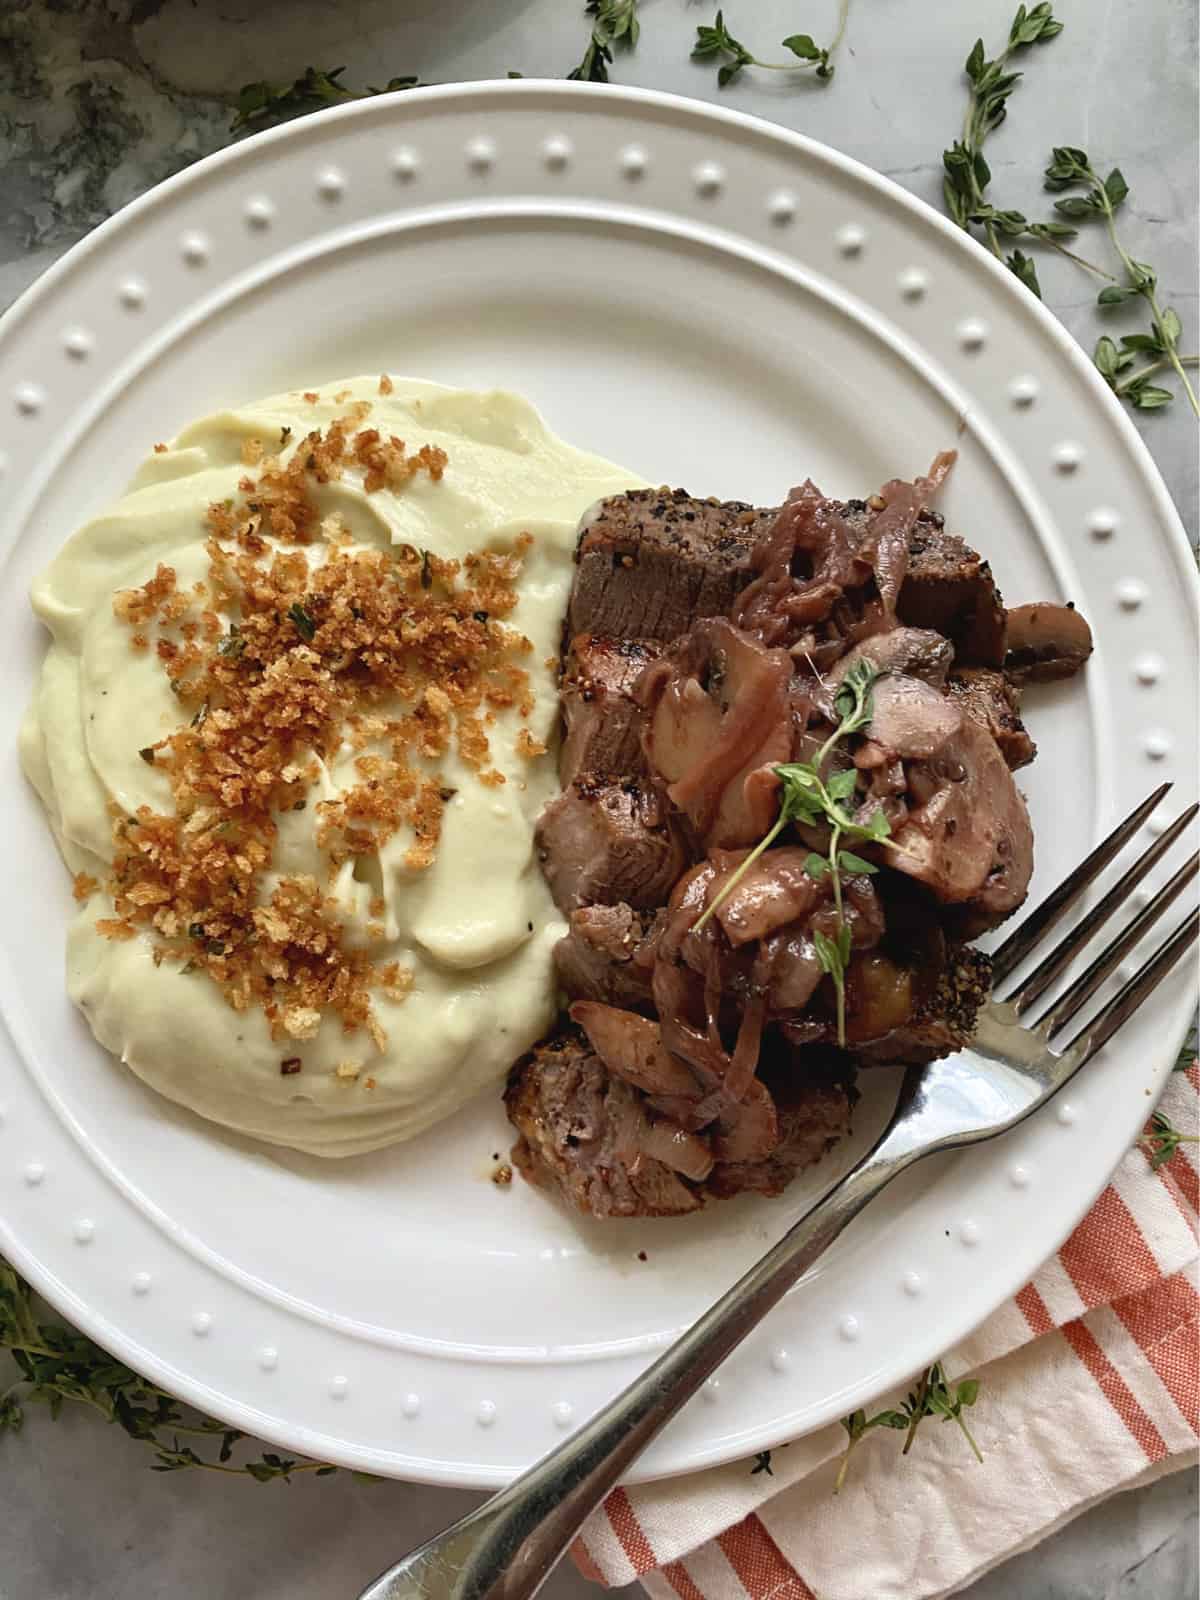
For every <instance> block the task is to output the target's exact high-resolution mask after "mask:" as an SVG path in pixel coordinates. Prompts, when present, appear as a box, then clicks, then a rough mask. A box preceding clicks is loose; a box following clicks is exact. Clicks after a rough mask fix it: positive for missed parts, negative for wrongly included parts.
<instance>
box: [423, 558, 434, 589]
mask: <svg viewBox="0 0 1200 1600" xmlns="http://www.w3.org/2000/svg"><path fill="white" fill-rule="evenodd" d="M421 587H422V589H432V588H433V556H432V554H431V553H430V552H429V551H428V550H422V551H421Z"/></svg>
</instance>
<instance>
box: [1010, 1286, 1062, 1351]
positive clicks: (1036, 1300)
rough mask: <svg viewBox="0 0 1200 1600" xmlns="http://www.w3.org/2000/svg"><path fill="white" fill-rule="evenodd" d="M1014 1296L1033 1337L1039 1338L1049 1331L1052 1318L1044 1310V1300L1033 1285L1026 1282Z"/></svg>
mask: <svg viewBox="0 0 1200 1600" xmlns="http://www.w3.org/2000/svg"><path fill="white" fill-rule="evenodd" d="M1016 1298H1017V1306H1018V1308H1019V1310H1020V1312H1021V1314H1022V1316H1023V1317H1024V1318H1025V1321H1026V1322H1027V1323H1028V1324H1029V1331H1030V1333H1032V1334H1033V1336H1034V1338H1035V1339H1040V1338H1041V1336H1042V1334H1044V1333H1049V1332H1050V1329H1051V1328H1052V1327H1053V1326H1054V1318H1053V1317H1052V1316H1051V1315H1050V1313H1049V1312H1048V1311H1047V1310H1046V1302H1045V1301H1044V1300H1043V1299H1042V1297H1041V1295H1040V1294H1039V1293H1038V1292H1037V1290H1036V1289H1035V1288H1034V1287H1033V1285H1032V1284H1031V1283H1027V1284H1026V1285H1025V1287H1024V1288H1023V1289H1022V1290H1021V1292H1020V1293H1019V1294H1018V1295H1017V1297H1016Z"/></svg>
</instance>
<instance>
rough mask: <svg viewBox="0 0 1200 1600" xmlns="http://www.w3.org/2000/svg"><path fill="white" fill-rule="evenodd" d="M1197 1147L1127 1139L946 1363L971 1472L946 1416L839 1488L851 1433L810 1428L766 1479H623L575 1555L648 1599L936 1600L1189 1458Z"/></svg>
mask: <svg viewBox="0 0 1200 1600" xmlns="http://www.w3.org/2000/svg"><path fill="white" fill-rule="evenodd" d="M1161 1109H1162V1110H1163V1111H1164V1112H1165V1113H1166V1114H1167V1116H1168V1117H1169V1118H1170V1120H1171V1122H1172V1123H1173V1124H1174V1125H1175V1127H1177V1128H1179V1129H1181V1130H1183V1131H1185V1132H1188V1133H1195V1132H1196V1127H1197V1122H1198V1116H1200V1065H1197V1064H1193V1066H1192V1067H1191V1069H1190V1070H1189V1071H1187V1072H1176V1073H1174V1074H1173V1075H1172V1077H1171V1081H1170V1083H1169V1085H1168V1087H1167V1091H1166V1093H1165V1095H1164V1096H1163V1100H1162V1106H1161ZM1196 1149H1197V1147H1196V1145H1194V1144H1185V1145H1181V1146H1180V1147H1179V1148H1178V1149H1177V1150H1176V1152H1175V1154H1174V1155H1173V1156H1172V1158H1171V1160H1170V1161H1168V1162H1166V1163H1165V1164H1164V1165H1162V1166H1161V1167H1160V1168H1159V1169H1158V1171H1157V1172H1155V1171H1153V1170H1152V1169H1151V1166H1150V1162H1149V1159H1148V1157H1147V1155H1146V1153H1145V1151H1144V1150H1143V1149H1142V1148H1141V1147H1135V1148H1134V1149H1132V1150H1131V1151H1130V1152H1129V1153H1128V1154H1127V1155H1126V1157H1125V1159H1124V1160H1123V1161H1122V1163H1121V1165H1120V1167H1119V1168H1118V1169H1117V1171H1116V1172H1115V1173H1114V1175H1113V1178H1112V1181H1111V1182H1110V1184H1109V1185H1108V1187H1107V1188H1106V1189H1105V1190H1104V1192H1103V1194H1102V1195H1101V1196H1100V1198H1099V1200H1098V1201H1097V1202H1096V1204H1095V1206H1094V1207H1093V1208H1092V1210H1091V1211H1090V1212H1089V1214H1088V1215H1087V1217H1085V1218H1084V1220H1083V1222H1081V1223H1080V1225H1079V1227H1078V1228H1076V1230H1075V1232H1074V1233H1073V1234H1072V1235H1071V1237H1070V1239H1068V1240H1067V1242H1066V1244H1064V1245H1063V1247H1062V1249H1061V1250H1060V1251H1059V1253H1058V1254H1057V1255H1056V1256H1054V1257H1053V1258H1052V1259H1051V1260H1050V1261H1048V1262H1047V1263H1046V1264H1045V1266H1044V1267H1042V1269H1041V1271H1040V1272H1039V1273H1038V1274H1037V1276H1036V1277H1035V1278H1034V1280H1033V1282H1032V1283H1030V1284H1027V1285H1026V1287H1025V1288H1024V1289H1022V1290H1021V1292H1020V1294H1018V1295H1017V1296H1016V1298H1015V1299H1014V1300H1011V1301H1010V1302H1009V1303H1008V1304H1007V1305H1005V1306H1004V1307H1003V1308H1002V1309H1001V1310H999V1311H997V1312H996V1313H995V1315H994V1316H993V1317H991V1318H990V1319H989V1320H988V1321H987V1322H985V1323H984V1324H983V1326H982V1327H980V1328H978V1329H976V1331H975V1332H974V1333H973V1334H972V1335H971V1337H970V1338H969V1339H967V1340H966V1341H965V1343H963V1344H961V1345H959V1346H958V1347H957V1348H956V1349H954V1350H953V1351H951V1352H949V1353H948V1354H947V1356H946V1357H945V1358H944V1361H943V1365H944V1367H945V1370H946V1373H947V1375H948V1377H949V1378H950V1379H951V1380H952V1381H957V1380H958V1379H960V1378H961V1377H962V1376H963V1375H964V1374H966V1373H968V1372H971V1373H974V1374H975V1375H977V1376H978V1377H979V1378H980V1379H981V1391H980V1397H979V1401H978V1403H977V1404H976V1406H975V1408H974V1410H972V1412H971V1413H970V1425H971V1431H972V1432H973V1434H974V1435H975V1437H976V1438H977V1439H978V1441H979V1445H980V1448H981V1450H982V1452H983V1458H984V1460H983V1465H982V1466H978V1465H977V1464H976V1463H975V1461H974V1459H973V1458H972V1457H971V1455H970V1454H969V1451H968V1449H967V1446H966V1441H965V1440H964V1439H963V1437H962V1434H961V1433H960V1432H959V1430H958V1429H957V1428H956V1427H954V1426H953V1425H952V1424H951V1425H948V1426H947V1425H943V1424H942V1423H941V1422H939V1421H937V1420H936V1419H934V1420H930V1421H927V1422H926V1423H925V1424H924V1426H923V1427H922V1428H921V1430H920V1432H919V1433H918V1435H917V1439H916V1442H915V1445H914V1449H913V1452H912V1454H911V1455H909V1456H908V1457H907V1458H906V1459H905V1460H903V1461H901V1460H900V1459H899V1455H898V1450H899V1438H900V1436H899V1435H898V1434H896V1433H892V1432H888V1431H887V1430H882V1429H878V1430H876V1431H875V1432H874V1433H871V1434H868V1435H867V1436H866V1437H865V1438H864V1439H863V1440H862V1442H861V1443H860V1444H859V1446H858V1448H857V1449H856V1451H855V1453H854V1459H853V1462H852V1463H851V1466H850V1470H849V1473H848V1475H847V1480H846V1484H845V1486H844V1488H843V1489H842V1492H841V1493H840V1494H839V1495H838V1497H837V1498H836V1499H834V1498H833V1493H832V1491H833V1482H834V1478H835V1476H836V1472H837V1467H838V1458H839V1456H840V1454H841V1452H842V1450H843V1449H844V1447H845V1443H846V1435H845V1432H844V1430H843V1429H842V1428H841V1427H838V1426H834V1427H827V1428H823V1429H822V1430H821V1431H820V1432H819V1433H815V1434H811V1435H809V1436H808V1437H807V1438H804V1439H798V1440H796V1441H795V1442H794V1443H792V1444H790V1445H787V1446H784V1447H783V1448H781V1449H777V1450H775V1451H773V1452H772V1456H771V1470H772V1473H773V1476H768V1475H767V1473H766V1472H765V1471H759V1472H752V1471H751V1467H752V1463H750V1462H747V1461H739V1462H734V1463H733V1464H731V1465H729V1466H726V1467H720V1468H716V1469H710V1470H708V1471H705V1472H696V1473H692V1474H691V1475H690V1476H688V1477H683V1478H674V1479H668V1480H667V1481H665V1482H662V1483H653V1484H647V1485H645V1486H644V1487H641V1488H632V1489H628V1490H626V1489H618V1490H617V1491H616V1492H615V1493H614V1494H612V1495H610V1496H609V1499H608V1501H607V1502H606V1504H605V1505H604V1506H603V1507H601V1509H600V1510H599V1511H597V1512H596V1513H595V1514H594V1515H593V1516H592V1518H591V1519H590V1520H589V1521H588V1523H587V1524H586V1525H585V1527H584V1529H583V1532H582V1534H581V1536H580V1538H579V1539H578V1540H577V1541H576V1544H575V1547H574V1551H573V1553H574V1555H575V1559H576V1562H577V1564H578V1565H579V1567H580V1568H581V1569H582V1571H583V1572H584V1573H585V1574H586V1575H587V1576H588V1577H591V1578H593V1579H595V1580H596V1581H597V1582H599V1583H604V1584H609V1585H616V1584H627V1583H630V1582H632V1581H633V1580H634V1579H635V1578H640V1579H641V1581H642V1583H643V1584H644V1585H645V1587H646V1589H647V1590H648V1591H649V1592H650V1594H651V1595H652V1596H654V1597H655V1600H658V1597H661V1600H747V1597H749V1600H935V1597H938V1596H945V1595H950V1594H954V1593H956V1592H957V1591H958V1590H959V1589H961V1588H962V1587H964V1586H965V1585H967V1584H969V1583H970V1582H971V1581H972V1580H973V1579H975V1578H978V1577H979V1576H980V1575H981V1574H983V1573H984V1572H986V1571H988V1570H989V1568H991V1567H993V1566H996V1565H998V1564H999V1563H1000V1562H1002V1561H1005V1560H1007V1559H1008V1557H1010V1556H1013V1555H1016V1554H1017V1553H1018V1552H1019V1551H1022V1550H1026V1549H1028V1548H1029V1547H1030V1546H1032V1545H1034V1544H1036V1543H1037V1542H1038V1541H1039V1540H1040V1539H1044V1538H1045V1537H1046V1535H1047V1534H1050V1533H1053V1532H1054V1530H1055V1529H1056V1528H1059V1527H1061V1526H1062V1525H1063V1524H1064V1523H1066V1522H1069V1521H1070V1520H1071V1518H1072V1517H1074V1516H1077V1515H1078V1514H1079V1513H1080V1512H1081V1511H1085V1510H1087V1508H1088V1507H1089V1506H1092V1505H1094V1504H1096V1502H1097V1501H1100V1500H1103V1499H1105V1498H1106V1497H1107V1496H1108V1495H1111V1494H1115V1493H1116V1492H1117V1491H1118V1490H1121V1489H1132V1488H1135V1487H1137V1486H1138V1485H1140V1484H1144V1483H1148V1482H1150V1481H1151V1480H1152V1479H1154V1478H1156V1477H1161V1476H1162V1475H1163V1474H1164V1473H1167V1472H1174V1471H1177V1470H1179V1469H1180V1468H1182V1467H1185V1466H1187V1465H1189V1464H1192V1463H1194V1462H1195V1461H1196V1459H1197V1442H1198V1440H1200V1294H1198V1292H1197V1255H1198V1250H1197V1237H1196V1225H1197V1209H1198V1205H1200V1177H1198V1166H1197V1157H1196ZM900 1398H901V1397H900V1396H893V1397H891V1398H890V1399H889V1400H888V1401H887V1402H885V1403H887V1404H893V1405H894V1404H896V1403H897V1402H898V1400H899V1399H900ZM876 1409H878V1408H876Z"/></svg>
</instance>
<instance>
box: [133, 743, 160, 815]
mask: <svg viewBox="0 0 1200 1600" xmlns="http://www.w3.org/2000/svg"><path fill="white" fill-rule="evenodd" d="M138 755H140V756H141V758H142V760H143V761H144V762H145V763H146V765H147V766H148V767H152V766H153V765H154V746H153V745H152V744H147V745H143V746H142V748H141V749H140V750H139V751H138ZM132 820H133V819H132V817H131V818H130V821H132Z"/></svg>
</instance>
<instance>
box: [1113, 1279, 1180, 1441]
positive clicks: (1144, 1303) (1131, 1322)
mask: <svg viewBox="0 0 1200 1600" xmlns="http://www.w3.org/2000/svg"><path fill="white" fill-rule="evenodd" d="M1113 1310H1114V1311H1115V1312H1116V1314H1117V1316H1118V1317H1120V1319H1121V1321H1122V1322H1123V1323H1124V1325H1125V1327H1126V1328H1127V1329H1128V1330H1129V1332H1130V1334H1131V1335H1132V1337H1133V1338H1134V1339H1135V1340H1136V1341H1137V1343H1138V1345H1139V1346H1140V1347H1141V1349H1142V1350H1144V1351H1145V1353H1146V1357H1147V1359H1148V1360H1149V1362H1150V1365H1151V1366H1152V1367H1153V1368H1154V1370H1155V1372H1156V1373H1157V1374H1158V1376H1159V1378H1160V1379H1161V1380H1162V1385H1163V1387H1164V1388H1165V1389H1166V1391H1167V1393H1168V1394H1169V1395H1170V1396H1171V1399H1172V1400H1174V1402H1175V1404H1176V1405H1177V1406H1178V1407H1179V1412H1180V1415H1181V1416H1182V1417H1183V1419H1184V1421H1185V1422H1186V1423H1187V1424H1188V1426H1189V1427H1190V1428H1192V1429H1193V1430H1194V1431H1200V1370H1198V1366H1197V1361H1196V1347H1197V1330H1198V1328H1200V1294H1197V1293H1196V1290H1195V1288H1194V1287H1193V1286H1192V1284H1191V1283H1189V1282H1188V1280H1187V1278H1185V1277H1184V1275H1183V1274H1182V1273H1176V1274H1175V1276H1174V1277H1173V1278H1167V1279H1166V1280H1165V1281H1164V1282H1163V1283H1161V1284H1159V1285H1157V1286H1156V1287H1155V1288H1154V1289H1153V1290H1151V1291H1149V1292H1144V1293H1142V1294H1137V1295H1126V1296H1123V1297H1121V1298H1120V1299H1117V1300H1114V1301H1113Z"/></svg>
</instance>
